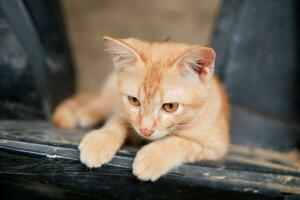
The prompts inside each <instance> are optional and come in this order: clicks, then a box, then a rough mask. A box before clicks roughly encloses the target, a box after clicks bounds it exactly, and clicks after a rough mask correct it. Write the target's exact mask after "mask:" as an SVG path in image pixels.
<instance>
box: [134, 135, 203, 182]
mask: <svg viewBox="0 0 300 200" xmlns="http://www.w3.org/2000/svg"><path fill="white" fill-rule="evenodd" d="M202 159H203V147H202V146H201V145H200V144H199V143H197V142H194V141H190V140H188V139H185V138H180V137H178V136H169V137H166V138H163V139H160V140H157V141H154V142H152V143H150V144H148V145H146V146H144V147H143V148H142V149H141V150H140V151H139V152H138V153H137V155H136V157H135V159H134V162H133V173H134V174H135V175H136V176H137V177H138V178H139V179H141V180H144V181H148V180H151V181H155V180H157V179H158V178H159V177H160V176H162V175H164V174H166V173H167V172H168V171H169V170H171V169H173V168H175V167H176V166H179V165H181V164H183V163H185V162H195V161H197V160H202Z"/></svg>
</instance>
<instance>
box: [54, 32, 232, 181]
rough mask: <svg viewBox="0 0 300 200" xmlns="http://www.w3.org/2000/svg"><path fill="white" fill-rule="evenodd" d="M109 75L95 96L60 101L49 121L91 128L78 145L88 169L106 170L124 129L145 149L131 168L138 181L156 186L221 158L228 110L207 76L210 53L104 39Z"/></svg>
mask: <svg viewBox="0 0 300 200" xmlns="http://www.w3.org/2000/svg"><path fill="white" fill-rule="evenodd" d="M104 42H105V44H106V46H107V50H108V52H110V54H111V55H112V58H113V62H114V66H115V71H114V72H113V74H112V75H111V76H110V78H109V79H108V81H107V83H106V85H105V86H104V87H103V88H102V90H101V92H99V94H96V95H94V96H83V95H77V96H74V97H72V98H70V99H67V100H65V101H64V102H63V103H62V104H60V105H59V106H58V107H57V108H56V110H55V113H54V116H53V121H54V123H55V124H57V125H58V126H60V127H63V128H75V127H78V126H80V127H87V126H92V125H94V124H95V123H97V122H98V121H99V120H101V119H103V118H104V117H107V116H110V117H109V119H108V120H107V122H106V124H105V125H104V126H103V127H101V128H100V129H96V130H93V131H91V132H90V133H88V134H87V135H86V136H85V137H84V138H83V140H82V142H81V143H80V145H79V150H80V160H81V162H83V163H84V164H86V165H87V166H88V167H100V166H101V165H103V164H105V163H107V162H109V161H110V160H111V159H112V158H113V156H114V155H115V154H116V152H117V151H118V150H119V149H120V148H121V146H122V145H123V143H124V141H125V140H126V138H129V136H130V134H129V132H130V129H132V128H133V129H134V130H135V132H136V133H137V134H138V135H139V136H141V137H142V138H144V139H146V140H149V141H151V142H150V143H149V144H147V145H145V146H144V147H142V148H141V149H140V150H139V151H138V153H137V155H136V157H135V159H134V162H133V173H134V174H135V175H136V176H137V177H138V178H139V179H141V180H145V181H146V180H151V181H155V180H157V179H158V178H159V177H161V176H162V175H164V174H166V173H167V172H168V171H169V170H171V169H173V168H174V167H176V166H179V165H180V164H182V163H186V162H195V161H201V160H204V159H205V160H207V159H210V160H215V159H220V158H222V157H223V156H224V155H225V154H226V152H227V150H228V146H229V105H228V101H227V96H226V93H225V91H224V89H223V87H222V85H221V84H220V82H219V81H218V79H217V78H216V77H215V76H214V75H213V74H214V73H213V72H214V61H215V52H214V51H213V49H211V48H208V47H203V46H198V45H194V46H190V45H187V44H184V43H171V42H160V43H159V42H158V43H149V42H144V41H140V40H137V39H133V38H129V39H115V38H111V37H104Z"/></svg>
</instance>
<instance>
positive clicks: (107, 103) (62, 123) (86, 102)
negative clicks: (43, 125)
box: [52, 74, 118, 129]
mask: <svg viewBox="0 0 300 200" xmlns="http://www.w3.org/2000/svg"><path fill="white" fill-rule="evenodd" d="M117 99H118V91H117V87H116V78H115V75H114V74H112V75H110V76H109V78H108V79H107V81H106V82H105V84H104V86H103V88H102V90H101V92H99V93H97V94H94V95H87V94H86V95H82V94H79V95H75V96H74V97H71V98H69V99H66V100H65V101H63V102H62V103H61V104H59V105H58V106H57V107H56V109H55V111H54V115H53V117H52V121H53V122H54V124H56V125H57V126H59V127H61V128H65V129H71V128H76V127H82V128H83V127H89V126H93V125H95V124H96V123H97V122H99V121H101V120H102V119H104V118H105V117H107V116H108V115H109V114H110V113H111V112H112V110H113V108H114V107H115V106H116V105H118V101H117Z"/></svg>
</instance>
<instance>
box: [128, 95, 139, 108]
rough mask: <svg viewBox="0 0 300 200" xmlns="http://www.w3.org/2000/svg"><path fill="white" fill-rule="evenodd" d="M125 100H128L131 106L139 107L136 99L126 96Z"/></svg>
mask: <svg viewBox="0 0 300 200" xmlns="http://www.w3.org/2000/svg"><path fill="white" fill-rule="evenodd" d="M127 98H128V101H129V103H130V104H131V105H133V106H140V105H141V104H140V102H139V100H138V99H137V98H136V97H133V96H128V97H127Z"/></svg>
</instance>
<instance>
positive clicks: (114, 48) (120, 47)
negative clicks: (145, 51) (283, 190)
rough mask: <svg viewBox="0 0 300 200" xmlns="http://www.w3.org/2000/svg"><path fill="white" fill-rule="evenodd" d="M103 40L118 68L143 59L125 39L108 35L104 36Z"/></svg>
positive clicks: (129, 65)
mask: <svg viewBox="0 0 300 200" xmlns="http://www.w3.org/2000/svg"><path fill="white" fill-rule="evenodd" d="M103 41H104V43H105V45H106V47H107V49H106V50H107V51H108V52H109V53H110V54H111V56H112V58H113V62H114V65H115V66H116V67H117V68H120V67H121V68H123V67H131V66H133V65H134V64H135V63H136V62H137V61H140V60H141V58H140V56H139V54H138V53H137V52H136V51H135V50H134V49H133V48H132V47H130V46H129V45H128V44H126V43H125V42H124V41H122V40H120V39H115V38H111V37H107V36H105V37H103Z"/></svg>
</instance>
